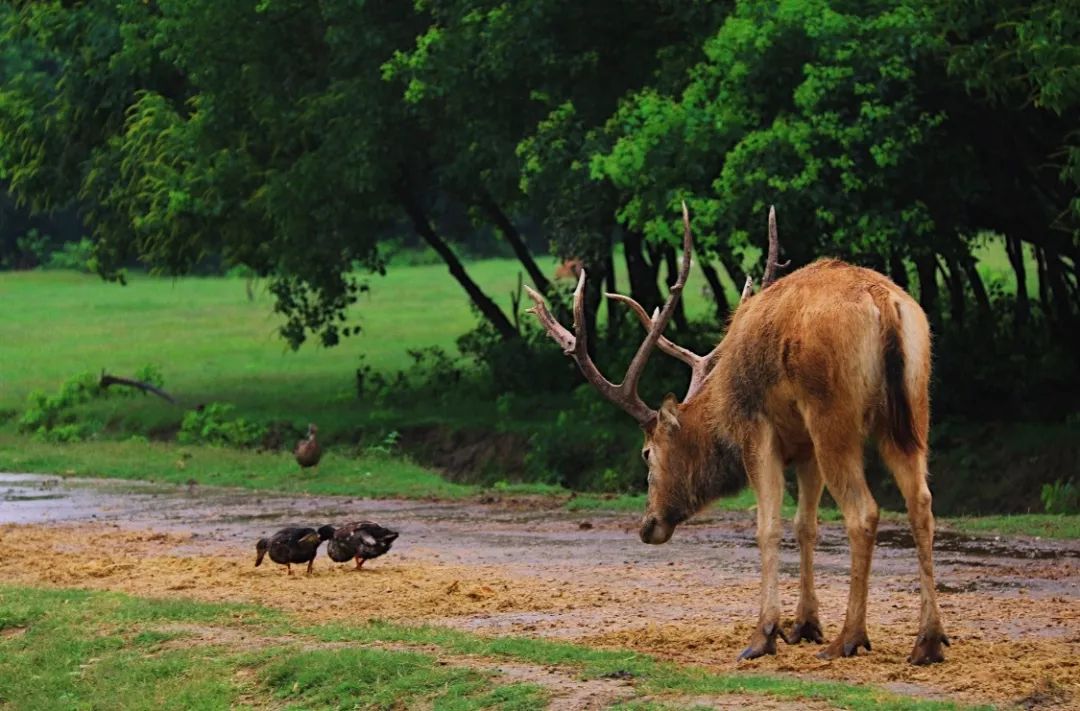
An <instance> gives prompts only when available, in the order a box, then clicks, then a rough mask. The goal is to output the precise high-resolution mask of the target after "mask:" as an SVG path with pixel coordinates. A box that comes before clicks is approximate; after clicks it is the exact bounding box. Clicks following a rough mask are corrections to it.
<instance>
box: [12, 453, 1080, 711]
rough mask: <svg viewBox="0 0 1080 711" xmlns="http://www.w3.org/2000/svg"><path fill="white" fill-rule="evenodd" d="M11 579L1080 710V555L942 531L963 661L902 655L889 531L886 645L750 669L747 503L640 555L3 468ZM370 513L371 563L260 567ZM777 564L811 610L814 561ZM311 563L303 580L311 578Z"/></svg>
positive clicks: (442, 523)
mask: <svg viewBox="0 0 1080 711" xmlns="http://www.w3.org/2000/svg"><path fill="white" fill-rule="evenodd" d="M0 502H2V503H0V550H3V551H4V557H3V561H2V562H3V565H2V567H0V581H4V582H11V583H23V584H37V585H55V586H79V587H88V588H97V589H109V590H121V591H125V592H130V593H134V594H139V595H152V596H183V597H191V598H198V599H202V600H229V601H244V602H253V603H259V604H264V605H268V606H273V607H279V608H283V609H287V610H290V611H293V612H295V613H297V614H299V615H301V616H302V617H303V618H305V619H310V620H320V621H321V620H352V621H365V620H367V619H371V618H380V619H390V620H398V621H417V622H420V621H423V622H432V623H438V624H445V625H449V626H452V627H456V628H460V629H465V630H469V631H473V632H479V633H490V634H508V633H515V634H525V635H533V636H539V637H545V638H557V639H565V640H573V641H578V642H583V643H587V644H591V645H595V646H604V647H618V648H632V649H635V650H640V651H643V652H648V653H650V654H654V655H656V656H659V657H662V658H665V659H671V660H674V661H678V662H680V663H688V664H697V665H702V666H705V667H708V668H711V669H714V670H717V671H721V672H732V671H736V670H739V671H747V672H752V671H759V672H767V673H787V674H795V675H799V676H804V677H811V678H820V679H838V680H843V681H848V682H857V683H872V684H875V685H879V686H881V687H884V688H887V689H890V690H893V691H896V692H899V693H903V694H910V695H918V696H926V697H933V698H951V699H957V700H962V701H973V702H983V701H989V702H994V703H998V704H1005V705H1009V704H1018V705H1022V706H1025V707H1036V708H1076V707H1078V706H1080V544H1078V543H1077V542H1051V541H1040V540H1038V539H1024V538H1000V539H999V538H995V537H981V538H980V537H973V536H967V535H958V534H951V533H949V532H947V531H941V532H939V536H938V540H937V544H936V546H935V550H936V564H937V573H938V589H939V591H940V602H941V607H942V614H943V617H944V621H945V625H946V629H947V632H948V634H949V636H950V638H951V639H952V647H951V648H949V649H948V650H947V656H948V660H947V662H946V663H944V664H940V665H935V666H932V667H924V668H914V667H911V666H909V665H908V664H906V662H905V661H904V660H905V658H906V655H907V653H908V652H909V651H910V647H911V644H912V642H913V639H914V634H915V628H916V622H917V619H918V603H919V596H918V580H917V571H916V565H915V556H914V551H913V550H912V548H911V538H910V536H909V535H908V534H907V533H906V531H905V530H904V529H903V528H902V527H900V526H899V525H897V524H889V523H885V524H882V526H881V531H880V532H879V536H878V540H879V546H878V549H877V552H876V554H875V558H874V570H873V577H872V582H871V590H870V603H869V634H870V639H871V641H872V643H873V652H872V653H869V654H866V653H863V654H862V655H860V656H859V657H857V658H852V659H843V660H837V661H829V662H826V661H821V660H819V659H817V658H816V656H815V653H816V652H817V651H818V648H817V647H816V646H814V645H808V644H803V645H800V646H796V647H789V646H785V645H783V644H781V645H780V649H779V654H778V655H777V656H776V657H772V658H767V659H762V660H756V661H752V662H736V661H735V658H736V656H737V655H738V653H739V651H740V650H741V649H742V648H743V647H744V646H745V644H746V641H747V639H748V638H749V635H750V632H751V629H752V625H753V622H754V621H755V619H756V615H757V604H758V559H757V550H756V548H755V544H754V537H753V536H754V522H753V515H752V514H751V513H750V512H746V513H735V514H708V515H703V516H699V517H698V518H696V519H695V520H694V521H692V522H690V523H689V524H684V525H683V526H682V527H681V528H680V530H679V531H678V532H677V533H676V535H675V537H674V538H673V539H672V541H671V542H670V543H668V544H667V545H664V546H656V547H652V546H645V545H642V544H641V543H640V542H639V541H638V539H637V536H636V524H637V516H636V515H634V514H612V513H603V514H597V513H568V512H566V511H564V510H561V509H559V508H558V507H557V506H556V505H555V504H553V503H551V502H545V501H543V500H504V501H491V500H485V501H473V502H465V503H461V502H458V503H448V502H422V501H368V500H356V499H347V498H341V497H282V496H278V495H268V494H265V493H256V492H249V491H236V490H223V489H208V488H203V487H191V488H187V487H176V486H167V485H153V484H133V483H131V482H115V481H95V480H75V479H66V480H61V479H57V478H55V477H42V476H34V475H11V474H6V475H0ZM357 518H371V519H374V520H377V521H379V522H380V523H383V524H384V525H389V526H391V527H393V528H396V529H398V530H400V531H401V533H402V535H401V538H400V539H399V541H398V542H397V543H396V544H395V546H394V549H393V551H392V552H391V553H390V554H389V555H387V556H385V557H384V558H380V559H378V560H375V561H372V562H370V563H368V565H367V566H365V569H364V570H363V571H362V572H359V573H357V572H354V571H352V570H351V569H350V566H348V565H335V564H333V563H331V562H330V561H329V559H327V558H325V557H320V558H319V559H317V560H316V564H315V574H314V575H313V576H312V577H311V578H307V577H305V576H303V575H296V576H293V577H289V576H287V575H286V574H285V572H284V569H282V568H278V567H277V566H273V565H271V566H267V565H265V564H264V565H263V566H262V567H260V568H258V569H256V568H254V567H253V562H254V541H255V539H257V538H258V537H260V536H262V535H267V534H269V533H271V532H273V531H274V530H276V529H277V528H278V527H280V526H281V525H282V524H284V523H293V522H297V523H305V524H316V525H317V524H322V523H327V522H329V523H334V522H342V521H345V520H350V519H357ZM785 538H786V540H785V542H784V548H783V551H782V560H781V577H782V588H781V590H782V595H783V599H784V605H785V609H786V610H787V611H788V613H789V614H790V612H792V611H793V610H794V606H795V601H796V590H797V579H798V555H797V551H796V549H795V544H794V540H793V537H792V535H791V533H790V530H789V531H788V532H787V535H786V537H785ZM847 563H848V557H847V542H846V537H845V535H844V532H843V528H842V526H840V525H838V524H826V525H823V526H822V536H821V542H820V544H819V547H818V554H817V584H818V596H819V598H820V600H821V617H822V622H823V623H824V625H825V632H826V636H827V637H829V636H831V635H832V634H835V633H836V632H837V631H838V629H839V626H840V624H841V622H842V618H843V610H844V604H845V601H846V594H847ZM298 572H299V571H298Z"/></svg>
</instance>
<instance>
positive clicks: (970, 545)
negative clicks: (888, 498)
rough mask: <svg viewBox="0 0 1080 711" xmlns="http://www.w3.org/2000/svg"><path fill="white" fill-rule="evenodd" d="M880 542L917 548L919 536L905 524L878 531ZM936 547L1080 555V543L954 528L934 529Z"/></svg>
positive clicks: (998, 554) (1033, 556) (1000, 554)
mask: <svg viewBox="0 0 1080 711" xmlns="http://www.w3.org/2000/svg"><path fill="white" fill-rule="evenodd" d="M877 544H878V545H879V546H883V547H887V548H905V549H911V550H914V549H915V538H914V537H913V536H912V535H911V531H910V530H908V529H903V528H889V529H883V530H880V531H878V535H877ZM934 551H935V552H945V553H964V554H966V555H969V556H985V557H990V558H1021V559H1028V560H1059V559H1064V558H1077V559H1080V546H1071V545H1068V544H1057V543H1055V542H1049V541H1048V542H1035V541H1028V540H1027V539H1023V538H1008V537H1001V536H973V535H970V534H964V533H954V532H952V531H936V532H935V533H934Z"/></svg>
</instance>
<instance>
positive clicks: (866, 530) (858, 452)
mask: <svg viewBox="0 0 1080 711" xmlns="http://www.w3.org/2000/svg"><path fill="white" fill-rule="evenodd" d="M843 421H845V420H844V419H843V418H837V417H835V416H833V417H830V416H829V415H819V416H818V417H817V418H811V419H810V422H808V425H809V430H810V437H811V439H812V440H813V442H814V452H815V456H816V458H817V463H818V470H819V472H820V474H821V477H822V479H824V481H825V485H826V486H827V487H828V488H829V493H830V494H832V496H833V498H834V499H836V503H837V505H838V506H839V507H840V511H841V512H842V513H843V514H844V525H845V527H846V528H847V534H848V542H849V543H850V544H851V578H850V583H849V589H848V604H847V613H846V614H845V616H844V627H843V629H842V630H841V631H840V634H839V636H837V637H836V639H834V640H833V641H832V643H830V644H829V646H828V647H826V648H825V649H824V650H822V652H821V653H820V654H819V655H818V656H819V657H821V658H823V659H833V658H835V657H851V656H854V655H855V654H856V653H857V652H858V650H859V647H864V648H865V649H866V651H870V638H869V637H868V636H867V634H866V597H867V593H868V591H869V583H870V561H871V558H872V557H873V554H874V542H875V538H876V536H877V524H878V505H877V502H875V501H874V497H873V496H872V495H871V494H870V489H869V487H867V485H866V477H865V475H864V473H863V451H862V444H863V443H862V433H861V432H859V431H858V430H857V429H856V428H845V427H840V426H837V425H836V422H843ZM854 421H858V420H857V419H855V420H854Z"/></svg>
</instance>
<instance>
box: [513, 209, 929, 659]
mask: <svg viewBox="0 0 1080 711" xmlns="http://www.w3.org/2000/svg"><path fill="white" fill-rule="evenodd" d="M770 217H771V219H770V235H769V241H770V250H769V259H768V261H767V262H766V269H765V277H764V279H763V280H762V290H761V291H760V293H758V294H756V295H755V294H753V288H752V282H751V283H748V286H747V289H746V290H744V298H743V301H742V303H741V304H740V305H739V306H738V308H737V309H736V310H735V312H734V314H733V315H732V316H731V319H730V322H729V324H728V328H727V333H726V335H725V336H724V338H723V340H722V341H721V342H720V344H719V345H717V346H716V348H715V349H713V350H712V351H711V352H710V353H708V354H707V355H704V356H701V355H697V354H695V353H692V352H691V351H689V350H687V349H685V348H683V347H681V346H678V345H676V344H675V343H672V342H671V341H669V340H668V339H667V338H665V337H664V336H663V331H664V328H665V327H666V326H667V324H668V322H669V320H670V319H671V316H672V313H673V311H674V309H675V305H676V303H677V302H678V300H679V297H680V295H681V293H682V290H683V287H684V286H685V284H686V278H687V276H688V274H689V271H690V251H691V247H692V238H691V233H690V217H689V213H688V211H687V209H686V205H685V204H683V226H684V237H683V242H684V244H683V250H684V252H683V256H682V264H681V269H680V273H679V276H678V279H677V280H676V282H675V284H674V285H673V286H672V287H671V291H670V295H669V296H668V299H667V302H666V303H665V304H664V305H663V307H662V308H658V309H657V310H656V311H655V312H654V313H653V315H652V316H649V315H648V313H647V312H646V311H645V309H644V308H642V307H641V305H640V304H638V303H637V302H636V301H634V300H633V299H630V298H628V297H626V296H620V295H617V294H608V298H611V299H616V300H618V301H621V302H622V303H624V304H626V305H628V306H629V307H630V308H631V309H633V311H634V312H635V313H636V314H637V316H638V318H639V319H640V320H641V322H642V324H643V325H644V326H645V327H646V330H647V334H646V336H645V340H644V341H643V342H642V344H641V346H640V347H639V348H638V350H637V353H636V354H635V355H634V358H633V360H631V362H630V365H629V367H628V368H627V371H626V376H625V378H624V379H623V381H622V382H621V383H619V384H617V385H616V384H614V383H612V382H611V381H609V380H608V379H607V378H605V377H604V376H603V375H602V374H601V373H600V371H599V370H598V369H597V367H596V365H595V364H594V363H593V361H592V360H591V359H590V358H589V354H588V350H587V346H586V342H585V330H584V327H583V325H584V323H585V313H584V309H585V306H584V303H583V300H582V295H583V293H584V290H585V279H586V275H585V273H584V272H582V273H581V275H580V276H579V278H578V284H577V290H576V291H575V293H574V307H573V310H574V333H571V332H570V331H569V330H567V329H566V328H564V327H563V326H562V325H561V324H560V323H559V322H558V321H556V320H555V318H554V317H553V316H552V315H551V313H550V312H549V311H548V309H547V306H546V305H545V304H544V301H543V299H542V298H541V296H540V295H539V294H537V293H536V292H535V291H533V290H532V289H529V296H530V297H531V298H532V300H533V301H534V302H535V306H534V307H533V308H532V309H530V311H531V312H532V313H534V314H535V315H536V316H537V318H538V319H539V320H540V323H541V324H542V325H543V326H544V328H545V330H546V331H547V332H548V334H549V335H550V336H551V338H552V339H554V340H555V342H556V343H558V344H559V345H560V346H561V347H562V348H563V350H564V351H565V352H566V354H567V355H569V356H570V357H571V358H573V359H574V360H575V361H576V362H577V364H578V367H579V368H580V369H581V372H582V373H583V374H584V375H585V378H586V379H587V380H588V381H589V382H590V383H592V384H593V385H594V386H595V387H596V388H597V389H598V390H600V392H601V393H602V394H603V395H604V397H606V398H607V399H609V400H610V401H612V402H613V403H615V404H616V405H619V406H620V407H621V408H623V409H624V410H626V411H627V412H628V413H629V414H630V415H632V416H633V417H634V419H636V420H637V421H638V423H639V424H640V425H641V428H642V429H643V430H644V432H645V444H644V447H643V448H642V452H641V455H642V457H643V458H644V459H645V461H646V463H647V464H648V467H649V493H648V504H647V508H646V511H645V516H644V518H643V519H642V522H641V540H642V541H644V542H645V543H654V544H655V543H665V542H666V541H668V539H670V538H671V535H672V533H673V532H674V530H675V527H676V526H678V525H679V524H680V523H682V522H683V521H685V520H686V519H687V518H689V517H690V516H692V515H693V514H694V513H696V512H697V511H699V510H700V509H701V508H702V507H704V506H705V505H706V504H708V503H709V502H710V501H712V500H714V499H716V498H718V497H720V496H722V495H725V494H728V493H733V492H735V491H737V490H738V489H739V488H740V487H741V486H743V484H744V480H745V479H748V480H749V482H750V486H751V487H753V490H754V493H755V494H756V496H757V542H758V547H759V549H760V552H761V581H762V591H761V613H760V617H759V618H758V624H757V628H756V630H755V631H754V633H753V635H752V636H751V638H750V644H749V646H748V647H747V648H746V649H745V651H743V653H742V654H741V656H740V658H741V659H753V658H755V657H759V656H761V655H764V654H775V653H776V638H777V636H780V637H783V639H784V641H786V642H787V643H788V644H797V643H799V642H801V641H802V640H808V641H813V642H817V643H821V642H822V641H823V633H822V627H821V622H820V621H819V619H818V601H817V597H816V595H815V592H814V571H813V558H814V546H815V544H816V543H817V533H818V516H817V510H818V502H819V500H820V498H821V494H822V489H823V487H828V489H829V492H830V493H831V494H832V496H833V498H834V499H835V500H836V502H837V504H838V505H839V507H840V510H841V511H842V513H843V515H844V521H845V524H846V528H847V534H848V539H849V541H850V543H851V578H850V590H849V594H848V606H847V614H846V617H845V618H844V626H843V628H842V629H841V631H840V634H839V635H838V636H837V637H836V638H835V639H833V641H832V643H831V644H829V645H828V646H827V647H825V649H824V650H823V651H822V652H821V653H820V654H819V656H820V657H822V658H825V659H831V658H835V657H841V656H844V657H847V656H852V655H855V654H856V653H857V651H858V649H859V647H865V648H866V650H867V651H870V640H869V638H868V637H867V634H866V596H867V586H868V581H869V576H870V559H871V555H872V553H873V548H874V539H875V536H876V532H877V524H878V506H877V503H876V502H875V501H874V499H873V497H872V496H871V494H870V490H869V489H868V488H867V485H866V479H865V476H864V474H863V461H862V460H863V443H864V441H865V439H866V437H867V436H872V437H873V438H874V439H876V441H877V445H878V447H879V449H880V451H881V454H882V457H883V458H884V460H885V462H886V464H887V465H888V467H889V469H890V470H891V471H892V474H893V476H894V477H895V478H896V483H897V484H898V486H899V488H900V491H901V492H902V493H903V495H904V499H905V501H906V503H907V510H908V519H909V521H910V523H911V528H912V531H913V533H914V538H915V542H916V546H917V550H918V558H919V577H920V583H921V598H922V614H921V620H920V623H919V633H918V636H917V638H916V640H915V647H914V649H913V650H912V652H911V655H910V657H909V661H910V662H911V663H912V664H928V663H931V662H940V661H942V660H943V659H944V657H943V654H942V645H946V646H947V645H948V644H949V641H948V638H947V637H946V636H945V632H944V629H943V628H942V625H941V620H940V615H939V612H938V605H937V597H936V593H935V589H934V570H933V561H932V548H933V537H934V517H933V513H932V512H931V507H930V504H931V497H930V489H929V488H928V486H927V476H928V474H927V468H926V460H927V434H928V428H929V396H928V392H927V388H928V384H929V380H930V330H929V326H928V325H927V322H926V316H925V314H924V313H923V311H922V309H921V308H920V307H919V305H918V304H917V303H916V302H915V301H914V300H912V299H911V297H910V296H908V295H907V294H906V293H905V292H904V291H903V290H902V289H900V288H899V287H897V286H896V285H895V284H893V282H892V281H890V280H889V279H887V278H886V277H884V276H882V275H881V274H878V273H877V272H874V271H872V270H869V269H863V268H861V267H855V266H852V265H849V264H845V263H843V262H839V261H836V260H832V259H825V260H821V261H818V262H815V263H814V264H811V265H809V266H807V267H804V268H802V269H799V270H797V271H795V272H793V273H791V274H790V275H788V276H786V277H784V278H783V279H779V280H776V281H775V282H774V280H773V279H774V274H775V271H776V268H777V267H778V266H779V265H777V263H776V257H777V251H778V248H777V238H776V232H775V217H773V216H770ZM657 346H659V348H660V350H661V351H663V352H665V353H667V354H668V355H670V356H673V357H675V358H678V359H679V360H681V361H683V362H685V363H686V364H687V365H689V366H690V368H691V370H692V376H691V380H690V386H689V388H688V391H687V393H686V397H685V398H684V399H683V401H682V402H679V401H678V400H677V399H676V398H675V396H673V395H668V396H667V397H666V398H664V401H663V403H662V404H661V406H660V409H659V410H653V409H652V408H650V407H649V406H648V405H646V404H645V403H644V402H643V401H642V399H641V397H640V396H639V395H638V392H637V386H638V380H639V379H640V378H641V373H642V371H643V370H644V368H645V364H646V362H647V361H648V359H649V356H650V355H651V353H652V352H653V350H654V348H655V347H657ZM789 464H790V465H794V467H795V471H796V474H797V479H798V489H799V502H798V512H797V513H796V515H795V532H796V536H797V538H798V542H799V558H800V585H799V601H798V605H797V607H796V610H795V620H794V624H793V626H792V627H791V628H790V629H788V630H787V631H783V630H781V627H780V597H779V594H778V591H777V575H778V566H779V547H780V535H781V519H780V507H781V502H782V499H783V495H784V468H785V466H787V465H789Z"/></svg>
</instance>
